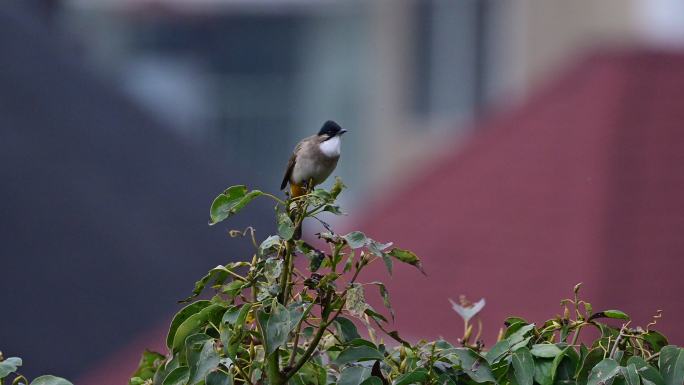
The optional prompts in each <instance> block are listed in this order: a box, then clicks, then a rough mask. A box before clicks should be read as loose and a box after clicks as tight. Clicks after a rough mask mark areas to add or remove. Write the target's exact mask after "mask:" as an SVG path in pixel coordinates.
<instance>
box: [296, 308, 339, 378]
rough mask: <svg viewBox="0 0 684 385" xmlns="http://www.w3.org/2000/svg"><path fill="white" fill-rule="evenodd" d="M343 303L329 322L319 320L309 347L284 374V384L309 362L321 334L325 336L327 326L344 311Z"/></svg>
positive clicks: (324, 319)
mask: <svg viewBox="0 0 684 385" xmlns="http://www.w3.org/2000/svg"><path fill="white" fill-rule="evenodd" d="M345 302H346V298H345V299H344V300H343V301H342V304H340V308H339V309H337V311H336V312H335V314H333V316H332V318H330V319H329V320H328V319H326V318H322V319H321V323H320V325H319V326H318V331H317V332H316V335H314V337H313V339H312V340H311V343H309V347H308V348H307V349H306V351H305V352H304V354H303V355H302V356H301V357H300V358H299V361H297V363H296V364H295V365H294V366H293V367H292V368H291V369H290V370H288V371H287V373H285V382H287V380H289V379H290V378H291V377H292V376H294V375H295V373H297V371H298V370H299V369H301V368H302V366H304V364H306V363H307V361H309V358H311V355H312V354H313V353H314V352H315V351H316V348H318V343H319V342H321V338H323V334H325V331H326V329H327V328H328V326H330V324H331V323H332V322H333V321H334V320H335V319H336V318H337V316H339V315H340V313H341V312H342V309H344V304H345ZM327 305H328V304H326V306H327ZM321 313H325V312H321Z"/></svg>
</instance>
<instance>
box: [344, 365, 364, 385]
mask: <svg viewBox="0 0 684 385" xmlns="http://www.w3.org/2000/svg"><path fill="white" fill-rule="evenodd" d="M370 374H371V369H370V368H365V367H362V366H350V367H347V368H344V370H342V373H340V379H339V380H338V381H337V385H360V384H361V383H362V382H363V381H365V380H366V379H367V378H368V377H370Z"/></svg>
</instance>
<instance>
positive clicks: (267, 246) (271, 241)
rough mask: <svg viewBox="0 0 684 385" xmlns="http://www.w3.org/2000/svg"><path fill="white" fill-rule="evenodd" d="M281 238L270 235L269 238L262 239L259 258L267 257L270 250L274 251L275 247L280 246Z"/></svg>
mask: <svg viewBox="0 0 684 385" xmlns="http://www.w3.org/2000/svg"><path fill="white" fill-rule="evenodd" d="M280 241H281V238H280V237H279V236H278V235H271V236H270V237H268V238H266V239H264V241H263V242H261V244H260V245H259V250H258V253H259V256H264V255H267V254H268V253H269V252H270V251H271V250H274V249H276V246H280Z"/></svg>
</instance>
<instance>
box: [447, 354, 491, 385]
mask: <svg viewBox="0 0 684 385" xmlns="http://www.w3.org/2000/svg"><path fill="white" fill-rule="evenodd" d="M453 354H454V355H455V356H456V357H458V359H459V362H460V365H461V369H463V371H464V372H466V374H467V375H468V377H470V378H471V379H472V380H473V381H475V382H480V383H481V382H488V381H489V382H496V380H495V379H494V375H493V374H492V371H491V369H490V368H489V365H488V364H487V361H486V360H485V359H484V358H482V357H481V356H480V355H479V354H477V353H475V352H474V351H472V350H470V349H467V348H457V349H453Z"/></svg>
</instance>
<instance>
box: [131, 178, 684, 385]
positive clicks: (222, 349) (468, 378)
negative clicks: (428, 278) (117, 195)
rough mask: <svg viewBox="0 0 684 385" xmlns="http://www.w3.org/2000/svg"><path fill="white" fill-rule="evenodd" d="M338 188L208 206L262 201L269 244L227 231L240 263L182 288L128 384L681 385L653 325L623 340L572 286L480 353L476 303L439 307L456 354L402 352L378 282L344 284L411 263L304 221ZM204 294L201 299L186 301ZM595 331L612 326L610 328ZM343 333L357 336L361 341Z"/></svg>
mask: <svg viewBox="0 0 684 385" xmlns="http://www.w3.org/2000/svg"><path fill="white" fill-rule="evenodd" d="M343 189H344V185H343V184H342V182H341V181H340V180H337V181H336V183H335V184H334V186H333V187H332V188H331V189H330V190H323V189H317V190H314V191H310V192H308V193H307V194H306V195H303V196H300V197H297V198H293V199H288V200H281V199H279V198H278V197H276V196H274V195H271V194H267V193H264V192H261V191H258V190H252V191H250V190H248V189H247V188H246V187H245V186H232V187H230V188H228V189H226V190H225V191H224V192H223V193H222V194H220V195H219V196H218V197H217V198H216V199H215V200H214V202H213V203H212V205H211V210H210V224H212V225H213V224H216V223H219V222H221V221H223V220H225V219H228V218H229V217H231V216H232V215H234V214H236V213H237V212H239V211H240V210H242V209H243V208H244V207H245V206H246V205H247V204H248V203H249V202H251V201H252V200H253V199H255V198H257V197H260V196H262V197H267V198H269V199H272V200H273V201H274V202H275V215H276V222H277V229H278V231H277V232H278V234H277V235H271V236H269V237H266V238H265V239H263V240H261V242H259V241H257V237H256V233H255V230H254V229H252V228H247V229H246V230H244V231H239V230H231V231H229V234H230V235H231V236H232V237H246V238H248V239H249V240H250V241H251V242H252V243H253V245H254V254H253V256H252V258H251V260H248V261H241V262H233V263H229V264H226V265H220V266H217V267H215V268H213V269H212V270H210V271H209V272H208V273H207V274H206V275H205V276H204V277H202V278H201V279H200V280H199V281H198V282H197V283H196V284H195V288H194V290H193V292H192V295H191V296H190V297H189V298H187V299H185V300H183V301H182V302H185V303H188V304H187V305H186V306H185V307H184V308H183V309H181V310H180V311H179V312H178V313H177V314H176V316H175V317H174V318H173V320H172V322H171V326H170V328H169V333H168V336H167V339H166V345H167V347H168V350H169V351H168V354H166V355H163V354H160V353H155V352H150V351H147V352H145V353H144V354H143V357H142V359H141V362H140V366H139V368H138V370H137V371H136V372H135V373H134V375H133V378H132V379H131V380H130V384H132V385H140V384H154V385H181V384H183V385H185V384H189V385H194V384H204V385H231V384H247V385H257V384H270V385H282V384H286V383H287V384H292V385H326V384H340V385H359V384H363V385H386V384H390V383H391V384H393V385H408V384H444V385H455V384H474V383H485V384H511V385H533V384H539V385H553V384H581V385H585V384H586V385H604V384H605V385H608V384H616V385H618V384H619V385H622V384H626V385H638V384H642V383H643V384H644V385H682V384H683V383H684V349H682V348H679V347H676V346H672V345H668V343H667V340H666V338H665V337H664V336H663V335H661V334H660V333H658V332H656V331H654V330H651V327H652V326H653V325H654V324H655V322H653V323H652V324H649V325H647V326H646V328H645V329H642V328H639V327H636V328H631V327H630V322H629V317H628V316H627V315H626V314H625V313H623V312H621V311H617V310H606V311H601V312H593V310H592V308H591V305H590V304H589V303H587V302H585V301H583V300H581V299H580V298H579V294H578V293H579V285H578V286H577V287H576V288H575V290H574V297H573V298H572V299H567V300H564V301H562V303H561V305H562V306H563V307H564V309H565V312H564V314H563V316H558V317H556V318H554V319H551V320H549V321H547V322H546V323H544V324H542V325H540V326H537V325H534V324H531V323H528V322H527V321H525V320H524V319H521V318H515V317H511V318H508V319H507V320H506V321H505V325H506V329H505V330H502V331H501V333H500V338H499V340H498V342H497V343H496V344H495V345H494V346H492V348H491V349H489V350H488V351H485V350H484V349H483V344H482V342H481V341H479V334H480V332H481V326H479V325H480V324H479V323H477V325H478V327H477V328H475V326H474V325H476V323H475V322H474V321H475V320H476V319H477V314H478V312H479V311H480V310H481V309H482V307H483V306H484V301H480V302H478V303H476V304H471V303H468V302H467V301H465V300H463V299H462V300H461V301H459V302H458V303H456V302H453V306H454V310H456V311H457V312H458V313H459V314H460V315H461V316H462V317H463V319H464V324H465V327H464V334H463V337H462V338H461V339H459V340H458V341H457V344H451V343H449V342H447V341H443V340H439V341H434V342H426V341H421V342H419V343H417V344H411V343H409V342H407V341H405V340H403V339H402V338H401V337H400V335H399V333H398V332H397V331H395V330H389V326H388V325H389V324H390V322H388V317H390V318H393V317H394V312H393V310H392V307H391V304H390V298H389V293H388V292H387V289H386V288H385V286H384V285H383V284H382V283H381V282H368V283H361V282H358V278H359V273H360V272H361V271H362V270H363V269H364V268H365V267H366V266H368V265H370V264H371V263H376V262H380V263H383V264H384V265H385V266H386V268H387V270H388V272H389V273H390V274H391V273H392V268H393V265H394V263H397V262H398V263H407V264H410V265H413V266H415V267H416V268H417V269H419V270H420V271H422V266H421V262H420V260H419V259H418V257H417V256H416V255H415V254H414V253H412V252H410V251H408V250H404V249H401V248H398V247H393V246H392V244H391V243H382V242H379V241H376V240H374V239H372V238H370V237H368V236H366V235H365V234H364V233H362V232H359V231H353V232H351V233H348V234H346V235H340V234H336V233H335V232H334V231H332V229H331V228H330V226H329V225H327V224H326V223H325V222H323V221H321V220H320V219H318V217H317V216H318V214H321V213H323V212H329V213H332V214H335V215H339V214H341V213H342V212H341V209H340V208H339V206H338V205H337V204H336V199H337V197H338V195H339V194H340V193H341V191H342V190H343ZM305 218H315V219H316V220H318V221H320V222H321V223H323V225H324V226H325V228H326V229H327V230H328V231H326V232H322V233H319V234H317V236H318V237H319V238H320V239H321V240H322V241H324V242H325V243H326V244H327V246H326V247H327V249H326V250H325V251H323V250H319V249H317V248H316V247H314V246H312V245H310V244H308V243H306V242H305V241H303V240H300V239H295V237H294V234H295V229H297V228H298V227H300V226H301V224H302V222H303V221H304V219H305ZM296 257H300V258H306V259H307V260H308V267H307V268H306V269H305V271H300V269H299V268H297V266H299V264H297V265H295V263H294V261H295V258H296ZM207 287H210V288H211V289H213V291H214V295H213V297H211V299H198V296H200V294H201V293H202V292H203V291H204V289H205V288H207ZM367 290H378V292H379V293H380V295H381V297H382V299H383V303H384V306H385V307H386V309H385V311H383V312H380V311H378V310H376V309H374V308H372V307H371V306H370V305H369V304H368V303H367V302H366V300H365V292H366V291H367ZM383 313H384V314H383ZM606 319H614V320H618V321H619V322H624V323H623V324H622V326H621V327H614V326H610V325H609V324H607V323H605V322H603V320H606ZM614 322H615V321H614ZM356 325H363V326H364V328H365V329H366V331H367V333H363V335H367V336H368V337H367V338H366V337H364V336H362V334H361V333H359V331H358V330H357V326H356ZM587 327H591V328H596V329H597V330H598V331H599V333H600V337H599V338H598V339H597V340H596V341H594V342H592V343H589V344H587V345H585V344H584V343H581V342H580V339H579V335H580V332H581V330H583V329H584V328H587ZM474 329H477V333H476V335H475V336H473V333H474V332H475V330H474ZM379 333H381V334H382V336H379V335H378V334H379ZM385 339H387V340H388V341H390V342H391V343H389V344H385V343H384V342H383V340H385Z"/></svg>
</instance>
